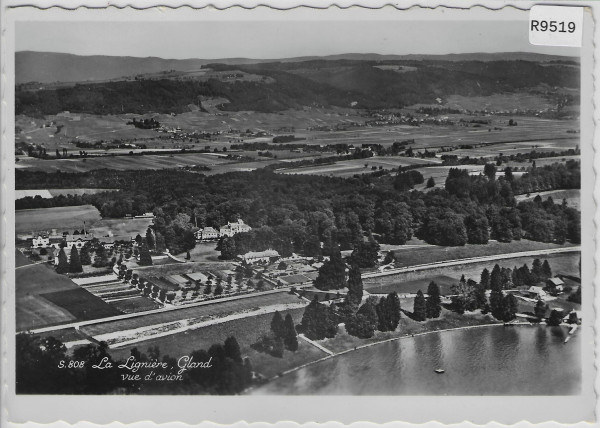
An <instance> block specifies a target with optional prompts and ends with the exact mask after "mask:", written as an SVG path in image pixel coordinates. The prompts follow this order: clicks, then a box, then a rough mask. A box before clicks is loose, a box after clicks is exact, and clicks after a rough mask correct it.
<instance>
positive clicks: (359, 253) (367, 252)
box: [350, 239, 379, 268]
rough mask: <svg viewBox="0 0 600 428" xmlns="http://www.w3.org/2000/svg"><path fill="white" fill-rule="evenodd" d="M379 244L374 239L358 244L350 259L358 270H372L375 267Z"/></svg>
mask: <svg viewBox="0 0 600 428" xmlns="http://www.w3.org/2000/svg"><path fill="white" fill-rule="evenodd" d="M378 255H379V244H378V243H377V241H375V240H374V239H370V240H368V241H361V242H359V243H358V244H357V245H356V247H355V248H354V251H352V255H351V256H350V258H351V259H352V263H353V264H356V265H357V266H358V267H359V268H372V267H374V266H376V265H377V258H378Z"/></svg>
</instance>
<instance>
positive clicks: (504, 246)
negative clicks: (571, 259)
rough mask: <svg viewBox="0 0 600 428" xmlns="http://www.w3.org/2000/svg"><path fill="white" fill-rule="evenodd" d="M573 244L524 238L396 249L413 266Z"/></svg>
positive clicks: (401, 259)
mask: <svg viewBox="0 0 600 428" xmlns="http://www.w3.org/2000/svg"><path fill="white" fill-rule="evenodd" d="M569 246H573V245H572V244H570V243H567V244H564V245H558V244H551V243H544V242H536V241H529V240H527V239H522V240H520V241H513V242H508V243H504V242H496V241H492V242H489V243H488V244H486V245H475V244H467V245H465V246H463V247H438V246H427V247H424V248H414V247H413V248H407V249H406V250H404V249H398V250H396V251H394V254H395V255H396V260H398V264H399V265H400V266H413V265H419V264H425V263H433V262H440V261H445V260H455V259H466V258H469V257H483V256H491V255H495V254H507V253H514V252H521V251H535V250H546V249H550V248H564V247H569Z"/></svg>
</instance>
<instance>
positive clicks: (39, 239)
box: [31, 229, 115, 250]
mask: <svg viewBox="0 0 600 428" xmlns="http://www.w3.org/2000/svg"><path fill="white" fill-rule="evenodd" d="M32 236H33V238H32V239H31V248H32V249H36V248H55V249H57V250H58V249H60V248H61V247H63V246H64V247H65V248H66V249H67V250H70V249H71V248H73V247H75V248H77V249H81V248H82V247H83V246H84V245H85V244H86V243H87V242H90V241H91V240H92V239H94V235H93V234H91V233H87V232H86V231H82V233H79V231H77V230H75V231H74V232H73V233H69V232H62V233H57V232H56V229H52V231H51V232H42V233H38V234H37V235H36V234H34V233H32ZM99 243H100V244H101V245H102V246H103V247H104V248H106V249H107V250H108V249H111V248H113V247H114V246H115V242H114V240H112V239H106V238H103V239H100V240H99ZM63 244H64V245H63Z"/></svg>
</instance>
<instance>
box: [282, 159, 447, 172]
mask: <svg viewBox="0 0 600 428" xmlns="http://www.w3.org/2000/svg"><path fill="white" fill-rule="evenodd" d="M441 162H442V161H441V160H440V159H419V158H409V157H401V156H394V157H391V156H390V157H378V156H377V157H371V158H367V159H352V160H344V161H338V162H335V164H332V165H317V166H308V167H301V168H291V169H282V170H281V171H280V172H282V173H284V174H301V175H309V174H310V175H328V176H335V177H351V176H353V175H355V174H364V173H369V172H373V171H375V170H379V169H384V170H393V169H398V167H400V166H409V165H414V164H426V163H430V164H432V165H436V164H440V163H441ZM380 167H381V168H380ZM373 168H375V169H373Z"/></svg>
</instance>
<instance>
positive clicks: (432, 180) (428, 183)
mask: <svg viewBox="0 0 600 428" xmlns="http://www.w3.org/2000/svg"><path fill="white" fill-rule="evenodd" d="M431 187H435V180H434V179H433V177H429V179H428V180H427V188H431Z"/></svg>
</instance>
